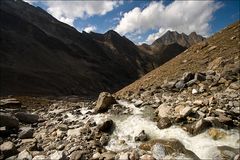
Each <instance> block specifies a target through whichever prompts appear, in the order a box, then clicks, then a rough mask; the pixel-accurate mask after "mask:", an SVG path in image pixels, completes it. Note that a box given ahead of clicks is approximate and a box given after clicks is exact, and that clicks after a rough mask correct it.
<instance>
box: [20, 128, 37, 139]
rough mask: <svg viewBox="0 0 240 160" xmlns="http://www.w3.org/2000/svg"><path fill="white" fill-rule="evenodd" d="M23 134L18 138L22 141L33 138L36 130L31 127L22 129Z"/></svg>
mask: <svg viewBox="0 0 240 160" xmlns="http://www.w3.org/2000/svg"><path fill="white" fill-rule="evenodd" d="M21 130H22V131H21V132H20V133H19V134H18V137H19V138H21V139H26V138H32V137H33V133H34V129H33V128H31V127H23V128H21Z"/></svg>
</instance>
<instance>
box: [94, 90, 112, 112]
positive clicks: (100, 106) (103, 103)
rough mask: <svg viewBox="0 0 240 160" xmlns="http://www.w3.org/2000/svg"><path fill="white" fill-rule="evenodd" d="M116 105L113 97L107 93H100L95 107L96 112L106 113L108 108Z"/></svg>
mask: <svg viewBox="0 0 240 160" xmlns="http://www.w3.org/2000/svg"><path fill="white" fill-rule="evenodd" d="M114 103H116V100H115V99H114V97H113V96H112V95H111V94H110V93H108V92H102V93H100V94H99V97H98V100H97V104H96V106H95V111H96V112H106V111H107V110H108V109H109V107H110V106H111V105H112V104H114Z"/></svg>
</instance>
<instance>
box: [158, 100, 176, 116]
mask: <svg viewBox="0 0 240 160" xmlns="http://www.w3.org/2000/svg"><path fill="white" fill-rule="evenodd" d="M171 109H172V107H171V106H169V105H168V104H166V103H163V104H161V105H160V106H159V107H158V108H157V110H156V112H158V117H159V118H164V117H169V115H171Z"/></svg>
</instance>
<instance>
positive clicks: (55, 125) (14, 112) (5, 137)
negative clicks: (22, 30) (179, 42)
mask: <svg viewBox="0 0 240 160" xmlns="http://www.w3.org/2000/svg"><path fill="white" fill-rule="evenodd" d="M238 74H239V70H237V69H236V66H235V69H234V68H233V69H231V70H225V71H224V72H221V73H218V72H215V71H213V70H209V71H207V72H205V73H190V72H186V73H184V75H183V76H182V78H181V79H177V80H175V81H166V82H165V84H164V85H162V86H159V87H157V88H156V87H155V88H150V89H149V90H140V91H139V92H138V93H129V95H128V96H127V97H117V96H115V97H114V96H113V95H111V94H109V93H106V92H103V93H101V94H100V95H99V97H98V100H97V101H91V100H80V99H79V100H78V99H77V100H76V99H75V100H74V101H73V100H72V99H68V98H65V99H60V100H59V99H58V100H54V101H52V103H51V104H50V105H49V106H48V107H44V106H43V107H41V108H35V109H34V107H33V106H31V107H28V106H24V105H23V104H21V102H20V101H19V100H18V99H15V98H7V99H6V98H5V99H2V100H1V101H0V102H1V104H0V106H1V108H0V109H1V112H0V126H1V128H0V136H1V138H0V144H1V145H0V150H1V156H0V158H1V159H34V160H36V159H58V160H65V159H72V160H74V159H76V160H77V159H100V160H102V159H104V160H105V159H106V160H110V159H120V160H121V159H124V160H125V159H129V160H137V159H144V160H152V159H157V160H158V159H234V160H237V159H239V148H240V147H239V145H240V138H239V126H240V124H239V114H240V111H239V97H240V96H239V89H240V85H239V76H238Z"/></svg>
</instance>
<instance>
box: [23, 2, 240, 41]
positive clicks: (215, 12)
mask: <svg viewBox="0 0 240 160" xmlns="http://www.w3.org/2000/svg"><path fill="white" fill-rule="evenodd" d="M25 1H27V2H29V3H31V4H32V5H34V6H39V7H41V8H43V9H44V10H46V11H47V12H48V13H50V14H51V15H53V16H54V17H55V18H57V19H58V20H60V21H62V22H64V23H67V24H69V25H72V26H74V27H75V28H76V29H77V30H78V31H80V32H82V31H83V30H85V31H86V32H90V31H93V32H98V33H105V32H106V31H108V30H110V29H113V30H115V31H117V32H118V33H119V34H121V35H125V36H126V37H127V38H129V39H130V40H132V41H133V42H134V43H136V44H141V43H148V44H151V43H152V42H153V41H154V40H155V39H157V38H158V37H160V36H162V35H163V34H164V33H165V32H166V31H167V30H175V31H178V32H179V33H182V32H184V33H186V34H190V33H191V32H193V31H195V32H197V33H198V34H201V35H203V36H210V35H211V34H213V33H215V32H217V31H219V30H220V29H222V28H224V27H226V26H227V25H229V24H231V23H233V22H235V21H237V20H239V5H240V4H239V0H225V1H196V0H194V1H170V0H168V1H164V0H163V1H140V0H137V1H133V0H132V1H83V0H82V1H76V0H74V1H55V0H52V1H40V0H39V1H38V0H34V1H30V0H25Z"/></svg>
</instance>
